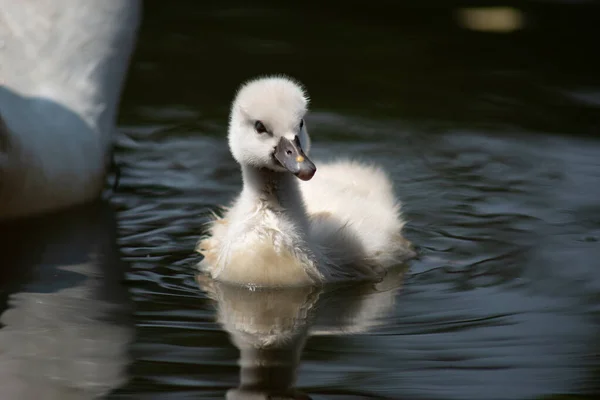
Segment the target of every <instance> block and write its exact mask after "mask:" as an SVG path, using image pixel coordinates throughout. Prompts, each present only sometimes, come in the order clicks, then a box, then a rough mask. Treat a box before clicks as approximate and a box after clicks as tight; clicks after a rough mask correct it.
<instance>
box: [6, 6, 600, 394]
mask: <svg viewBox="0 0 600 400" xmlns="http://www.w3.org/2000/svg"><path fill="white" fill-rule="evenodd" d="M175 4H176V5H175ZM216 4H217V3H214V4H212V5H211V4H204V5H203V4H202V3H201V2H192V1H178V2H175V3H169V2H158V1H149V2H148V3H147V7H146V15H145V17H144V18H145V20H144V26H143V30H142V34H141V39H140V43H139V47H138V51H137V54H136V56H135V59H134V63H133V66H132V69H131V73H130V77H129V81H128V86H127V89H126V91H125V94H124V99H123V104H122V110H121V120H120V127H121V132H120V133H119V135H118V136H117V138H116V146H117V155H116V156H117V162H118V163H119V164H120V166H121V172H122V178H121V181H120V185H119V188H118V190H117V192H116V193H115V195H114V197H113V200H112V203H113V206H114V208H115V209H116V213H115V214H113V213H111V212H110V210H109V209H107V208H106V207H105V205H102V204H101V205H93V206H90V207H88V208H86V207H84V208H83V209H81V210H74V211H68V212H65V213H59V214H57V215H53V216H48V217H47V219H46V220H35V221H31V222H23V223H21V224H20V225H19V226H18V227H15V226H9V227H3V228H2V229H3V231H2V235H3V236H2V237H3V238H5V237H9V236H10V237H11V238H12V239H11V241H7V240H5V239H3V246H5V250H3V254H12V255H11V256H10V257H9V258H8V259H6V257H5V259H4V260H3V261H2V263H3V264H4V263H11V264H13V265H19V266H23V268H18V270H19V271H23V272H22V273H19V274H15V276H13V277H8V278H6V279H5V281H10V282H12V283H11V285H10V286H9V287H7V289H4V290H3V292H2V294H3V297H2V299H3V304H4V306H3V307H2V309H1V310H3V311H2V315H1V316H0V322H1V323H2V324H3V328H2V329H0V346H2V347H1V348H0V369H3V371H4V372H6V371H11V373H12V376H13V378H12V379H11V380H10V381H7V382H6V383H4V382H1V383H0V384H1V385H2V386H1V388H2V390H5V389H4V388H10V389H12V390H17V389H16V387H17V385H21V386H23V387H27V386H28V387H30V390H32V392H31V397H30V398H52V399H54V398H56V399H59V398H60V399H87V398H92V397H91V396H92V395H96V394H98V395H103V394H107V393H109V392H111V391H112V393H111V395H110V397H111V398H115V399H200V398H202V399H204V398H223V397H224V396H225V393H226V392H227V391H229V396H230V397H231V398H236V399H237V398H240V399H250V398H252V399H254V398H266V397H251V392H253V391H258V389H257V386H261V385H262V386H263V388H264V387H265V386H269V388H268V389H264V391H267V392H271V393H283V392H286V393H287V394H290V395H291V394H293V395H294V396H296V398H303V397H302V394H301V393H304V394H305V395H309V396H310V397H311V398H313V399H403V398H406V399H408V398H411V399H481V400H483V399H506V400H509V399H538V398H545V397H544V396H556V397H550V398H571V397H560V395H576V394H581V395H589V396H593V395H594V394H598V393H600V356H599V354H600V261H599V260H600V243H599V240H600V140H599V139H598V135H597V133H598V128H600V76H599V75H598V73H597V71H599V70H600V69H599V68H600V64H599V63H598V61H596V60H595V58H596V57H593V56H592V55H593V54H594V52H597V37H598V35H597V28H595V27H597V26H598V25H595V27H594V26H592V25H593V24H592V18H591V17H590V15H593V13H594V12H596V11H597V10H596V8H595V7H593V6H589V5H586V4H587V3H585V2H583V3H577V4H575V5H566V4H557V3H550V4H543V3H537V2H532V3H524V4H526V6H525V7H524V8H523V12H524V13H525V14H524V15H525V19H524V21H525V25H524V29H523V30H519V31H517V32H516V33H512V34H483V33H477V32H472V31H469V30H466V29H463V28H461V27H460V26H459V25H458V24H457V22H456V21H457V19H456V18H455V15H456V14H455V12H456V10H457V9H458V6H455V5H452V4H451V3H450V2H446V3H443V2H423V3H418V4H421V5H420V6H419V7H416V6H415V7H412V8H411V7H408V6H405V7H404V9H402V8H401V9H399V11H394V12H391V11H390V10H391V9H389V8H388V9H385V8H381V7H379V8H378V7H377V6H376V4H375V3H373V4H368V5H363V6H362V7H349V8H347V9H346V8H343V9H340V8H334V7H333V6H332V7H327V6H317V5H312V4H311V3H306V4H305V5H304V6H302V7H301V6H292V5H289V6H285V7H283V6H281V5H279V6H277V7H275V8H274V7H272V6H270V5H268V4H266V3H265V5H264V6H257V7H255V8H249V7H246V6H243V5H241V4H243V3H240V4H235V3H233V2H230V3H228V4H227V5H226V4H222V5H216ZM415 4H416V3H415ZM386 10H387V11H386ZM594 29H596V30H594ZM277 72H283V73H287V74H290V75H292V76H295V77H296V78H298V79H299V80H301V81H302V82H303V83H304V84H305V85H306V87H307V89H308V91H309V94H310V95H311V98H312V102H311V114H310V116H309V118H307V124H308V126H309V131H310V132H311V135H312V138H313V152H312V155H313V156H314V160H315V163H316V164H317V167H318V161H319V160H324V159H329V158H332V157H340V156H350V157H356V158H359V159H363V160H369V161H371V160H372V161H376V162H377V163H379V164H381V165H382V166H383V167H384V168H385V169H386V170H387V171H389V173H390V175H391V177H392V178H393V180H394V184H395V187H396V189H397V193H398V195H399V197H400V198H401V199H402V201H403V202H404V207H405V208H404V210H405V216H406V218H407V220H408V221H409V223H408V225H407V230H406V235H407V237H408V238H409V239H410V240H411V241H413V242H414V243H415V244H416V245H417V246H419V248H420V252H421V257H420V258H419V259H418V260H414V261H412V262H410V263H409V265H408V266H399V268H397V269H395V270H393V271H392V272H391V273H390V275H389V277H388V278H387V279H386V281H385V282H382V283H381V284H379V285H377V286H375V287H373V286H372V285H370V286H354V287H345V288H335V290H333V289H332V290H329V291H325V292H320V291H314V290H291V291H283V292H282V291H272V292H270V291H267V292H261V291H254V292H252V291H247V290H240V289H237V290H236V289H234V288H230V287H227V286H219V285H214V284H211V282H209V281H205V280H204V281H202V280H201V281H200V282H199V281H198V280H197V279H196V276H195V271H194V268H193V266H194V264H195V263H196V262H197V261H198V260H199V257H198V256H197V255H195V254H194V253H193V248H194V245H195V243H196V240H197V239H198V237H199V236H200V234H202V232H203V231H202V223H203V222H205V221H206V218H205V212H206V211H207V210H209V209H212V208H214V207H215V206H217V205H219V204H224V203H226V202H228V201H229V200H230V199H231V197H232V196H233V195H234V194H236V193H237V191H238V190H239V189H240V187H241V186H240V185H241V180H240V176H239V171H238V166H237V164H235V162H234V161H233V160H232V158H231V156H230V154H229V151H228V148H227V143H226V140H225V134H226V124H227V114H228V108H229V102H230V101H231V100H232V96H233V94H234V91H235V89H236V87H237V86H238V85H239V83H240V82H242V81H243V80H245V79H247V78H250V77H253V76H255V75H257V74H265V73H277ZM113 223H118V227H119V228H118V240H117V241H116V242H117V243H118V244H119V246H120V247H121V255H122V257H121V258H122V261H125V263H126V264H127V266H128V268H129V271H128V272H127V275H126V276H127V286H128V287H127V288H128V290H129V296H127V288H124V287H123V286H122V285H120V284H119V282H120V281H121V278H122V276H121V274H123V273H124V272H123V271H124V268H125V266H123V265H122V264H121V262H120V261H118V257H117V255H116V254H115V251H116V250H115V248H114V243H115V239H114V229H115V227H114V226H113V225H112V224H113ZM34 226H37V227H39V226H46V227H47V228H45V229H39V228H35V229H34V228H33V227H34ZM34 231H35V232H36V234H34V235H32V234H30V232H34ZM15 232H16V233H15ZM25 266H29V269H26V268H25ZM65 266H68V267H65ZM32 271H33V272H32ZM17 275H18V276H17ZM42 306H44V307H45V309H44V308H42ZM258 345H262V346H267V348H268V350H263V351H259V350H256V346H258ZM18 346H21V347H18ZM240 364H241V368H240ZM127 365H129V367H128V368H127ZM3 376H6V373H4V374H3ZM9 382H10V385H9ZM11 385H12V386H11ZM235 388H237V390H232V389H235ZM292 388H295V389H297V390H298V392H295V393H292ZM6 390H9V389H6ZM35 390H38V392H35ZM55 392H56V393H58V394H54V393H55ZM6 393H9V392H6ZM37 393H39V395H38V394H37ZM50 395H54V396H55V397H49V396H50ZM44 396H45V397H44ZM0 397H2V398H5V397H4V396H0ZM6 398H7V399H8V398H9V397H6ZM590 398H593V397H590Z"/></svg>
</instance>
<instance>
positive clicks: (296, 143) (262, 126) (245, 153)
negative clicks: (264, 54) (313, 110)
mask: <svg viewBox="0 0 600 400" xmlns="http://www.w3.org/2000/svg"><path fill="white" fill-rule="evenodd" d="M307 105H308V97H307V96H306V94H305V92H304V90H303V89H302V87H301V86H300V85H299V84H298V83H296V82H294V81H293V80H292V79H290V78H287V77H283V76H272V77H265V78H259V79H255V80H252V81H249V82H247V83H245V84H243V85H242V86H241V88H240V89H239V91H238V93H237V95H236V97H235V100H234V101H233V104H232V107H231V115H230V119H229V148H230V149H231V154H232V155H233V158H235V160H236V161H237V162H238V163H239V164H240V165H242V166H250V167H254V168H260V169H270V170H273V171H277V172H290V173H292V174H294V175H296V176H297V177H298V178H300V179H302V180H309V179H311V178H312V177H313V175H314V174H315V172H316V170H317V169H316V167H315V165H314V164H313V163H312V161H311V160H310V159H309V158H308V157H307V155H306V154H307V153H308V151H309V148H310V138H309V136H308V133H307V130H306V124H305V123H304V116H305V114H306V112H307Z"/></svg>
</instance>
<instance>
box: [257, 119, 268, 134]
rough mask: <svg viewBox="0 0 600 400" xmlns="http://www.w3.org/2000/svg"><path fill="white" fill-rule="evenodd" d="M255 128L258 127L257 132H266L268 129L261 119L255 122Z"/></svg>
mask: <svg viewBox="0 0 600 400" xmlns="http://www.w3.org/2000/svg"><path fill="white" fill-rule="evenodd" d="M254 129H256V132H257V133H265V132H266V131H267V128H265V125H264V124H263V123H262V122H260V121H256V122H255V123H254Z"/></svg>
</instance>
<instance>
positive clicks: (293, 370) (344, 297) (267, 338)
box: [198, 266, 405, 400]
mask: <svg viewBox="0 0 600 400" xmlns="http://www.w3.org/2000/svg"><path fill="white" fill-rule="evenodd" d="M404 271H405V267H404V266H401V267H398V268H395V269H392V270H390V271H389V272H388V274H387V276H386V278H385V279H384V280H383V281H382V282H380V283H378V284H375V285H374V284H372V283H370V284H354V285H343V286H339V285H338V286H332V287H324V288H315V287H296V288H281V289H262V288H260V289H257V288H249V287H244V286H236V285H231V284H227V283H223V282H217V281H215V280H212V279H210V278H209V277H207V276H206V275H202V274H200V275H198V283H199V285H200V288H201V289H202V290H204V291H205V292H206V294H207V295H208V296H209V297H210V298H211V299H212V300H213V301H214V303H215V306H216V314H217V320H218V322H219V323H220V324H221V326H222V327H223V329H224V330H225V331H227V332H228V333H229V336H230V338H231V341H232V342H233V344H234V345H235V346H236V347H237V348H238V349H239V351H240V358H239V365H240V381H239V385H238V387H237V388H235V389H231V390H229V391H228V392H227V396H226V398H227V399H246V400H247V399H267V398H272V396H278V397H277V398H282V399H283V398H285V399H308V398H310V397H308V396H307V395H306V394H303V393H301V392H300V391H298V390H297V389H295V383H296V377H297V369H298V366H299V364H300V359H301V354H302V351H303V349H304V345H305V343H306V340H307V339H308V338H309V337H310V336H313V335H342V334H353V333H364V332H367V331H368V330H369V329H372V328H374V327H376V326H377V325H378V324H379V322H380V321H381V320H382V319H383V318H384V317H385V316H386V315H387V313H389V312H390V311H391V310H392V307H393V305H394V302H395V298H396V294H397V292H398V290H399V289H400V287H401V284H402V278H403V274H404Z"/></svg>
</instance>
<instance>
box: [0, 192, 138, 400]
mask: <svg viewBox="0 0 600 400" xmlns="http://www.w3.org/2000/svg"><path fill="white" fill-rule="evenodd" d="M116 233H117V229H116V219H115V214H114V212H113V211H112V209H111V208H110V206H109V205H107V204H105V203H104V202H98V203H93V204H88V205H84V206H79V207H75V208H71V209H65V210H63V211H60V212H56V213H53V214H49V215H44V216H39V217H35V218H29V219H23V220H16V221H13V222H4V223H2V224H1V225H0V237H1V238H2V240H1V241H0V265H1V268H0V290H1V292H0V296H1V297H0V324H1V328H0V386H1V387H2V398H3V399H7V400H13V399H14V400H17V399H19V400H21V399H36V398H47V399H91V398H96V397H99V396H105V395H106V394H107V393H109V392H111V391H112V390H114V389H116V388H117V387H119V386H120V385H122V384H123V383H124V382H125V381H126V380H127V373H126V370H127V367H128V364H129V362H130V355H129V344H130V342H131V341H132V340H133V334H134V328H133V321H132V319H131V314H132V311H133V310H132V303H131V302H130V300H129V295H128V292H127V288H126V287H125V286H124V277H125V273H126V269H125V267H126V264H125V263H123V262H122V261H121V258H120V254H119V250H118V247H117V241H116V239H117V236H116Z"/></svg>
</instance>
